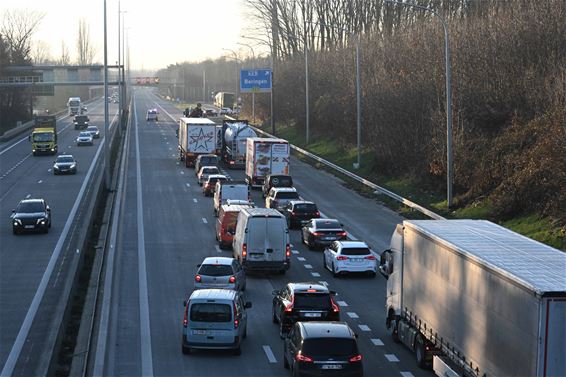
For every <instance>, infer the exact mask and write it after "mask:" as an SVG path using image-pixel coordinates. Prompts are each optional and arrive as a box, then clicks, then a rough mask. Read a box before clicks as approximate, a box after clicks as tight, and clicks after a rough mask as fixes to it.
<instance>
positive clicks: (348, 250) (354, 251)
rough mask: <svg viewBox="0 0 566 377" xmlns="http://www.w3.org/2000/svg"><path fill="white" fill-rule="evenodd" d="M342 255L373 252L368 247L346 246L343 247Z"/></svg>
mask: <svg viewBox="0 0 566 377" xmlns="http://www.w3.org/2000/svg"><path fill="white" fill-rule="evenodd" d="M341 254H342V255H368V254H371V253H370V251H369V249H368V248H367V247H345V248H343V249H342V253H341Z"/></svg>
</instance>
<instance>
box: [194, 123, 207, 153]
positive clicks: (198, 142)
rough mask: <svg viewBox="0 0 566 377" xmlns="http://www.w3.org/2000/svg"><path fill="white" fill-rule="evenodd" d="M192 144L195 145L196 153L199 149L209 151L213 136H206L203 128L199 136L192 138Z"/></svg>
mask: <svg viewBox="0 0 566 377" xmlns="http://www.w3.org/2000/svg"><path fill="white" fill-rule="evenodd" d="M191 140H192V141H191V144H195V152H196V151H198V150H199V149H202V150H204V151H205V152H206V151H208V142H210V141H212V135H211V134H208V135H206V134H205V133H204V130H203V129H202V128H201V129H200V131H199V133H198V135H196V136H191Z"/></svg>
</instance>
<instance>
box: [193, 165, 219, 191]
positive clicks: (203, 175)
mask: <svg viewBox="0 0 566 377" xmlns="http://www.w3.org/2000/svg"><path fill="white" fill-rule="evenodd" d="M212 174H220V169H218V167H216V166H203V167H202V168H200V170H199V172H198V174H197V180H198V184H199V185H201V186H202V184H203V183H204V182H205V181H206V180H207V179H208V176H209V175H212Z"/></svg>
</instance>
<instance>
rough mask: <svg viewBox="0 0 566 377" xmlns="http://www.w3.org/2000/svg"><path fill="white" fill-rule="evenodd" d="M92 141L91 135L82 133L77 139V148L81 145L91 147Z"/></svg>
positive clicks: (85, 132)
mask: <svg viewBox="0 0 566 377" xmlns="http://www.w3.org/2000/svg"><path fill="white" fill-rule="evenodd" d="M93 144H94V140H93V138H92V134H91V133H90V132H88V131H83V132H81V133H80V134H79V136H78V137H77V146H81V145H93Z"/></svg>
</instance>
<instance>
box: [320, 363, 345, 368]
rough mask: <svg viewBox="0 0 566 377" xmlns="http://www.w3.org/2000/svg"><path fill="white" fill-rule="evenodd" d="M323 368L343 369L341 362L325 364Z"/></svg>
mask: <svg viewBox="0 0 566 377" xmlns="http://www.w3.org/2000/svg"><path fill="white" fill-rule="evenodd" d="M322 369H342V365H340V364H323V365H322Z"/></svg>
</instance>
